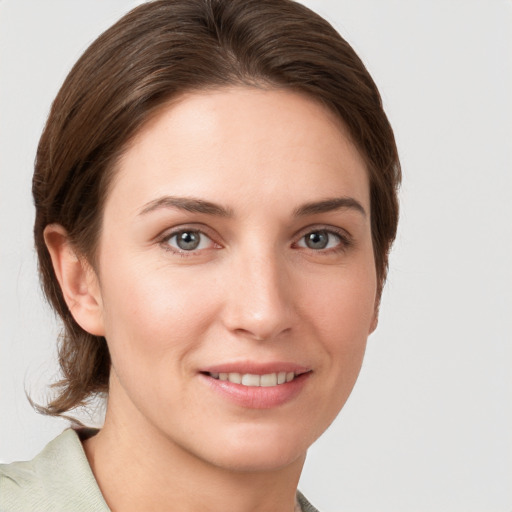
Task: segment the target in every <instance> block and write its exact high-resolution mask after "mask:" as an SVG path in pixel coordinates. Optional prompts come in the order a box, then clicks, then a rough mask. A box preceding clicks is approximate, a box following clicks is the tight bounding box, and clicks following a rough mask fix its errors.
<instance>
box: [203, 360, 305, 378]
mask: <svg viewBox="0 0 512 512" xmlns="http://www.w3.org/2000/svg"><path fill="white" fill-rule="evenodd" d="M309 371H311V368H309V367H307V366H304V365H300V364H297V363H291V362H286V361H274V362H268V363H260V362H255V361H239V362H230V363H221V364H216V365H213V366H208V367H205V368H201V369H200V372H201V373H240V374H247V373H250V374H253V375H266V374H269V373H279V372H287V373H288V372H293V373H295V374H296V375H298V374H301V373H306V372H309Z"/></svg>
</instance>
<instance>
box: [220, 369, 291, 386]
mask: <svg viewBox="0 0 512 512" xmlns="http://www.w3.org/2000/svg"><path fill="white" fill-rule="evenodd" d="M210 377H213V378H214V379H219V380H224V381H229V382H232V383H233V384H242V386H252V387H270V386H277V385H278V384H284V383H285V382H291V381H292V380H293V379H294V378H295V373H294V372H279V373H266V374H265V375H255V374H252V373H243V374H242V373H236V372H231V373H215V372H212V373H210Z"/></svg>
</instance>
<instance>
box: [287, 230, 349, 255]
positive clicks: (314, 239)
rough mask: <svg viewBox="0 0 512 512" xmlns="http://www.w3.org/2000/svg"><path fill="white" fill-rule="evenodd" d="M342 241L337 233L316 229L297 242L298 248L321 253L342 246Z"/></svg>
mask: <svg viewBox="0 0 512 512" xmlns="http://www.w3.org/2000/svg"><path fill="white" fill-rule="evenodd" d="M342 242H343V239H342V237H341V236H340V235H338V234H337V233H334V232H332V231H328V230H327V229H318V230H315V231H311V232H309V233H307V234H305V235H304V236H303V237H302V238H301V239H300V240H299V241H298V242H297V245H298V246H299V247H304V248H307V249H312V250H314V251H321V250H325V249H334V248H335V247H338V246H339V245H340V244H342Z"/></svg>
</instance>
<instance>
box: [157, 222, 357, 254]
mask: <svg viewBox="0 0 512 512" xmlns="http://www.w3.org/2000/svg"><path fill="white" fill-rule="evenodd" d="M182 233H197V234H199V235H200V236H204V237H206V238H208V239H209V240H210V242H211V243H212V244H214V245H216V246H217V247H214V248H215V249H217V248H221V247H222V246H221V245H220V244H218V243H217V242H215V241H214V240H213V238H212V237H211V236H210V235H208V234H207V233H205V231H203V230H202V229H199V228H197V227H190V228H187V227H186V226H185V227H180V228H179V229H177V230H174V231H172V232H170V233H166V234H165V235H164V236H162V237H161V238H160V240H159V243H160V245H161V246H162V247H163V248H164V250H166V251H169V252H171V253H173V254H175V255H178V256H181V257H182V258H187V257H191V256H195V255H197V254H199V253H200V252H201V251H204V250H205V248H202V249H196V250H190V251H187V250H183V249H179V248H176V247H172V246H171V245H170V244H169V241H170V240H171V239H172V238H174V237H176V236H178V235H180V234H182ZM313 233H326V234H327V235H330V236H334V237H336V238H337V239H338V244H336V246H335V247H329V248H327V249H318V250H315V249H311V248H308V247H302V246H298V243H299V242H300V241H302V240H303V239H304V238H305V237H306V236H307V235H311V234H313ZM352 245H353V239H352V237H351V236H350V235H349V234H348V233H347V232H346V231H345V230H341V229H336V228H333V227H330V226H329V227H326V226H310V227H308V228H306V229H305V230H302V233H301V235H300V237H299V238H298V240H297V241H296V242H294V243H293V244H292V247H300V248H301V249H302V248H303V249H306V250H309V251H312V252H313V253H315V254H326V255H327V254H335V253H340V252H344V251H346V250H347V249H349V248H350V247H352Z"/></svg>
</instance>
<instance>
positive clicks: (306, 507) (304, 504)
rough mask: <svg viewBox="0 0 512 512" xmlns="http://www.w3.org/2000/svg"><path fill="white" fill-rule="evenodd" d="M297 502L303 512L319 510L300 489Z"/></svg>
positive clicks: (316, 511)
mask: <svg viewBox="0 0 512 512" xmlns="http://www.w3.org/2000/svg"><path fill="white" fill-rule="evenodd" d="M297 503H298V505H299V507H300V509H299V510H300V511H301V512H319V511H318V510H317V509H316V508H315V507H314V506H313V505H311V503H309V501H308V500H307V499H306V497H305V496H304V495H303V494H302V493H301V492H300V491H297Z"/></svg>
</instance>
